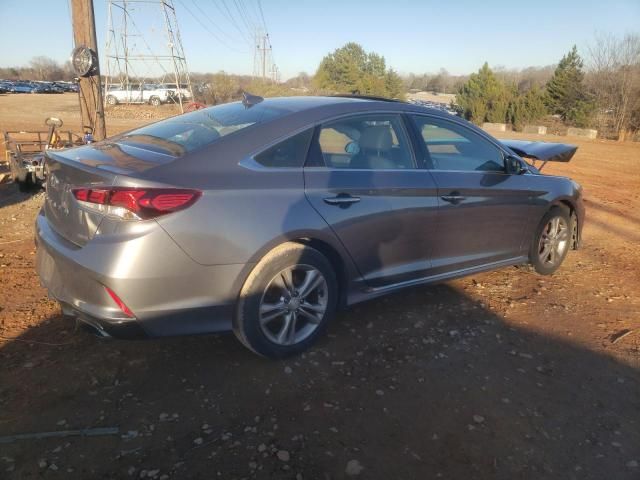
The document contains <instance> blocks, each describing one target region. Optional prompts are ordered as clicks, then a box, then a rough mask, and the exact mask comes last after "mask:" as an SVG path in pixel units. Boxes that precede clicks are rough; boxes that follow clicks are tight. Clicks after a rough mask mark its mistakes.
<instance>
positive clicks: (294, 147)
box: [253, 128, 313, 168]
mask: <svg viewBox="0 0 640 480" xmlns="http://www.w3.org/2000/svg"><path fill="white" fill-rule="evenodd" d="M312 136H313V129H312V128H311V129H309V130H305V131H304V132H302V133H298V134H297V135H294V136H293V137H289V138H287V139H286V140H283V141H282V142H279V143H277V144H276V145H274V146H272V147H270V148H268V149H266V150H265V151H264V152H262V153H259V154H258V155H256V156H255V157H253V158H254V159H255V161H256V162H258V163H259V164H260V165H264V166H265V167H270V168H283V167H302V165H303V164H304V160H305V158H306V156H307V150H308V149H309V142H311V137H312Z"/></svg>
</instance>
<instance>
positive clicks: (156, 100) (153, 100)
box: [149, 97, 162, 107]
mask: <svg viewBox="0 0 640 480" xmlns="http://www.w3.org/2000/svg"><path fill="white" fill-rule="evenodd" d="M149 103H150V104H151V105H153V106H154V107H159V106H160V104H162V102H161V101H160V98H159V97H151V100H149Z"/></svg>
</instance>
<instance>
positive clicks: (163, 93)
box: [105, 84, 174, 107]
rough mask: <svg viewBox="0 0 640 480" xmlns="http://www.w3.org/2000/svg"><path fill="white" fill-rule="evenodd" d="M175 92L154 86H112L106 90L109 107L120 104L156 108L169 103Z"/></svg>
mask: <svg viewBox="0 0 640 480" xmlns="http://www.w3.org/2000/svg"><path fill="white" fill-rule="evenodd" d="M173 95H174V92H173V90H169V89H167V88H163V87H160V86H158V85H152V84H131V85H129V86H128V87H119V86H118V87H116V86H110V87H109V88H108V89H107V90H106V95H105V97H106V101H107V103H108V104H109V105H117V104H118V103H149V104H151V105H153V106H155V107H157V106H159V105H162V104H163V103H167V102H168V101H170V100H171V98H172V97H173Z"/></svg>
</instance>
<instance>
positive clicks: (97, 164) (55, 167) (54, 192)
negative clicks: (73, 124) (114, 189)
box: [44, 142, 174, 246]
mask: <svg viewBox="0 0 640 480" xmlns="http://www.w3.org/2000/svg"><path fill="white" fill-rule="evenodd" d="M166 157H168V156H166V155H162V154H159V153H157V152H149V151H147V150H144V149H140V148H135V147H127V146H123V145H119V144H117V143H112V142H101V143H98V144H95V145H88V146H85V147H79V148H73V149H69V150H62V151H52V150H48V151H47V153H46V161H45V175H46V184H45V185H46V192H47V193H46V200H45V204H44V211H45V215H46V217H47V220H48V222H49V224H50V225H51V227H52V228H53V229H54V230H55V231H56V232H57V233H58V234H59V235H60V236H62V237H63V238H65V239H66V240H68V241H69V242H71V243H74V244H75V245H77V246H83V245H85V244H86V243H87V242H88V241H89V240H91V239H92V238H93V237H94V235H95V234H96V232H97V230H98V227H99V226H100V222H101V221H102V219H103V217H104V214H102V213H100V212H94V211H89V210H87V209H84V208H82V207H81V206H80V205H79V204H78V202H77V201H76V199H75V197H74V196H73V193H72V189H73V188H75V187H80V186H94V187H97V186H103V187H104V186H110V185H113V184H114V182H115V181H116V178H117V177H119V176H128V177H131V176H136V175H137V174H140V173H141V172H144V171H145V170H148V169H149V168H152V167H155V166H158V165H159V164H162V163H165V162H166V161H167V160H173V159H174V157H168V158H166Z"/></svg>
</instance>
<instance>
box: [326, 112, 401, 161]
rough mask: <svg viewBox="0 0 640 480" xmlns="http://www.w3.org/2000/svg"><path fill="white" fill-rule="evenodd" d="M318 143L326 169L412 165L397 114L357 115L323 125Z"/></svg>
mask: <svg viewBox="0 0 640 480" xmlns="http://www.w3.org/2000/svg"><path fill="white" fill-rule="evenodd" d="M318 146H319V151H320V152H321V153H322V159H323V160H324V164H325V165H326V166H327V167H328V168H348V169H358V170H386V169H404V168H407V169H409V168H413V156H412V154H411V147H410V146H409V141H408V139H407V136H406V135H405V132H404V127H403V125H402V120H401V119H400V117H399V116H398V115H358V116H354V117H348V118H344V119H340V120H337V121H335V122H331V123H328V124H325V125H323V126H322V127H321V129H320V134H319V135H318Z"/></svg>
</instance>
